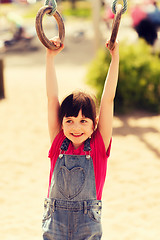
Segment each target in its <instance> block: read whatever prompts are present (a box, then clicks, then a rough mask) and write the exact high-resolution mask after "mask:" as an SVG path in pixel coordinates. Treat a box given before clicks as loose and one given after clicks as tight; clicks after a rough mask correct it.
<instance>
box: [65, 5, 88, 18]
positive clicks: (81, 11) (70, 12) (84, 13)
mask: <svg viewBox="0 0 160 240" xmlns="http://www.w3.org/2000/svg"><path fill="white" fill-rule="evenodd" d="M62 6H63V15H64V16H73V17H80V18H90V17H91V14H92V9H91V4H90V3H89V2H87V1H76V7H75V8H74V9H73V8H72V6H71V4H70V3H69V2H68V1H66V2H63V3H62Z"/></svg>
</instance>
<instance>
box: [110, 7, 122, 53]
mask: <svg viewBox="0 0 160 240" xmlns="http://www.w3.org/2000/svg"><path fill="white" fill-rule="evenodd" d="M121 16H122V5H121V4H118V5H117V7H116V14H115V16H114V20H113V24H112V33H111V37H110V41H109V45H108V48H109V49H110V50H113V49H114V45H115V41H116V38H117V34H118V29H119V24H120V21H121Z"/></svg>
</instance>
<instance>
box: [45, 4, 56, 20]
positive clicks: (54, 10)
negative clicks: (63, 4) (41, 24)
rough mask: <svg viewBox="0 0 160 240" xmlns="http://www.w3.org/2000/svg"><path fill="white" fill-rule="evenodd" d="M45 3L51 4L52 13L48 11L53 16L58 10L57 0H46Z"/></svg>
mask: <svg viewBox="0 0 160 240" xmlns="http://www.w3.org/2000/svg"><path fill="white" fill-rule="evenodd" d="M45 5H48V6H51V7H52V11H51V12H50V13H47V15H48V16H52V15H54V14H55V12H56V10H57V3H56V0H45Z"/></svg>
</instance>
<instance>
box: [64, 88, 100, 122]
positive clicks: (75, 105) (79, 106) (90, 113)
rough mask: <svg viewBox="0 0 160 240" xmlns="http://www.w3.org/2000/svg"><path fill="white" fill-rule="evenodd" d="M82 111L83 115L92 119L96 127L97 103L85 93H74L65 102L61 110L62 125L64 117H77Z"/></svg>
mask: <svg viewBox="0 0 160 240" xmlns="http://www.w3.org/2000/svg"><path fill="white" fill-rule="evenodd" d="M80 110H82V115H83V116H84V117H87V118H90V119H91V120H92V121H93V124H94V125H95V119H96V105H95V102H94V100H93V99H92V98H91V96H90V95H88V94H86V93H83V92H77V93H72V94H70V95H69V96H68V97H66V98H65V99H64V100H63V102H62V104H61V106H60V110H59V120H60V123H61V124H62V121H63V118H64V117H77V116H78V114H79V111H80Z"/></svg>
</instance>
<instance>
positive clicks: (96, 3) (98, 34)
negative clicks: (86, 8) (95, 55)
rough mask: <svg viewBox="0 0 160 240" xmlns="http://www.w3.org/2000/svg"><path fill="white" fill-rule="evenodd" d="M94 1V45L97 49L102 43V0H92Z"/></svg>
mask: <svg viewBox="0 0 160 240" xmlns="http://www.w3.org/2000/svg"><path fill="white" fill-rule="evenodd" d="M91 2H92V15H93V29H94V45H95V50H96V51H97V50H98V49H99V47H100V44H101V39H102V37H101V32H100V10H101V1H100V0H91Z"/></svg>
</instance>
